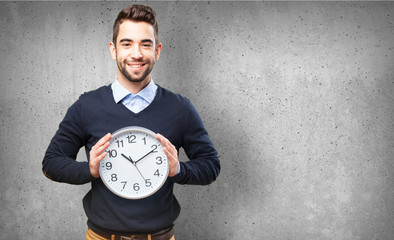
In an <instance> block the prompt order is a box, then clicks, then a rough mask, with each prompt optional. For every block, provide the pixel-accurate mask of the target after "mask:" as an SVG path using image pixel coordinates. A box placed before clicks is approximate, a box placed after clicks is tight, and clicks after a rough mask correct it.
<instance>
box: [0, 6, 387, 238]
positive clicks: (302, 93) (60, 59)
mask: <svg viewBox="0 0 394 240" xmlns="http://www.w3.org/2000/svg"><path fill="white" fill-rule="evenodd" d="M147 4H148V5H150V6H152V7H153V8H154V9H155V10H156V11H157V13H158V18H159V28H160V36H159V37H160V40H161V42H162V43H163V51H162V54H161V58H160V61H159V62H158V63H157V64H156V66H155V69H154V78H155V81H156V82H157V83H159V84H160V85H162V86H164V87H167V88H169V89H171V90H173V91H174V92H177V93H181V94H182V95H184V96H186V97H189V98H190V99H191V101H192V102H193V103H194V105H195V107H196V108H197V110H198V111H199V112H200V115H201V117H202V119H203V121H204V123H205V125H206V128H207V129H208V132H209V133H210V136H211V138H212V140H213V142H214V144H215V146H216V148H217V150H218V152H219V154H220V158H221V163H222V172H221V175H220V176H219V178H218V180H217V181H216V182H215V183H214V184H212V185H210V186H204V187H202V186H179V185H177V186H176V190H175V191H176V192H175V194H176V196H177V198H178V199H179V201H180V203H181V205H182V207H183V209H182V213H181V216H180V217H179V218H178V220H177V222H176V233H177V235H176V237H177V240H185V239H196V240H202V239H209V240H210V239H256V240H258V239H300V240H301V239H335V240H340V239H349V240H350V239H351V240H357V239H379V240H389V239H393V236H394V179H393V177H394V157H393V156H394V105H393V104H394V97H393V96H394V3H393V2H372V3H368V2H238V3H237V2H148V3H147ZM125 5H126V3H124V2H123V3H121V2H34V3H26V2H16V3H12V2H1V3H0V38H1V42H0V54H1V60H0V61H1V66H0V73H1V74H0V89H1V95H0V131H1V139H0V141H1V142H0V146H1V150H0V153H1V154H0V174H1V182H0V191H1V197H0V202H1V214H0V239H84V233H85V230H86V217H85V214H84V212H83V209H82V198H83V196H84V195H85V194H86V192H87V191H88V190H89V187H90V186H89V184H86V185H82V186H74V185H68V184H61V183H56V182H51V181H50V180H48V179H46V178H45V177H44V176H43V174H42V173H41V161H42V158H43V155H44V153H45V150H46V147H47V146H48V144H49V141H50V139H51V137H52V136H53V134H54V133H55V131H56V129H57V126H58V124H59V122H60V121H61V119H62V118H63V116H64V114H65V112H66V110H67V108H68V107H69V106H70V105H71V104H72V103H73V102H74V101H75V100H76V99H77V98H78V96H79V95H80V94H82V93H83V92H85V91H89V90H92V89H95V88H97V87H99V86H101V85H103V84H109V83H111V82H112V81H113V80H114V79H115V77H116V65H115V63H114V62H113V61H112V59H111V58H110V55H109V51H108V43H109V41H110V40H111V36H112V29H111V27H112V24H113V21H114V19H115V17H116V15H117V13H118V12H119V11H120V10H121V9H122V8H123V7H124V6H125ZM81 152H82V151H81ZM181 157H182V158H183V157H184V154H183V153H181ZM78 159H79V161H85V160H86V157H85V156H84V155H83V154H80V155H79V157H78Z"/></svg>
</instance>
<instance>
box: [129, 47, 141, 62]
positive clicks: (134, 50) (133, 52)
mask: <svg viewBox="0 0 394 240" xmlns="http://www.w3.org/2000/svg"><path fill="white" fill-rule="evenodd" d="M130 57H131V58H133V59H140V58H142V53H141V49H140V46H139V45H138V44H133V46H132V47H131V49H130Z"/></svg>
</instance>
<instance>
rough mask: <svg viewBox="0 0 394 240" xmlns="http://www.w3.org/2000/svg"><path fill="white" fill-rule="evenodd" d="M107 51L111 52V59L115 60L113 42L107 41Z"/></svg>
mask: <svg viewBox="0 0 394 240" xmlns="http://www.w3.org/2000/svg"><path fill="white" fill-rule="evenodd" d="M109 51H110V52H111V57H112V59H113V60H116V47H115V44H114V43H113V42H110V43H109Z"/></svg>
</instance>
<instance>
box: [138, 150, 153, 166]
mask: <svg viewBox="0 0 394 240" xmlns="http://www.w3.org/2000/svg"><path fill="white" fill-rule="evenodd" d="M155 150H156V148H155V149H153V150H152V151H150V152H148V153H147V154H145V155H144V156H143V157H141V158H140V159H138V160H137V161H135V162H134V163H135V164H137V163H138V162H139V161H141V160H142V159H143V158H144V157H146V156H148V155H149V154H151V153H152V152H154V151H155Z"/></svg>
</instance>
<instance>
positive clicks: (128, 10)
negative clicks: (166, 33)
mask: <svg viewBox="0 0 394 240" xmlns="http://www.w3.org/2000/svg"><path fill="white" fill-rule="evenodd" d="M127 19H128V20H131V21H134V22H146V23H149V24H150V25H152V26H153V29H154V35H155V42H156V45H157V44H158V42H159V27H158V25H157V22H156V12H155V11H153V9H152V8H151V7H148V6H145V5H139V4H133V5H129V6H127V7H125V8H124V9H123V10H122V11H120V13H119V14H118V17H117V18H116V19H115V22H114V26H113V36H112V41H113V43H114V44H115V46H116V38H117V37H118V33H119V25H120V24H121V23H122V22H123V21H124V20H127Z"/></svg>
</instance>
